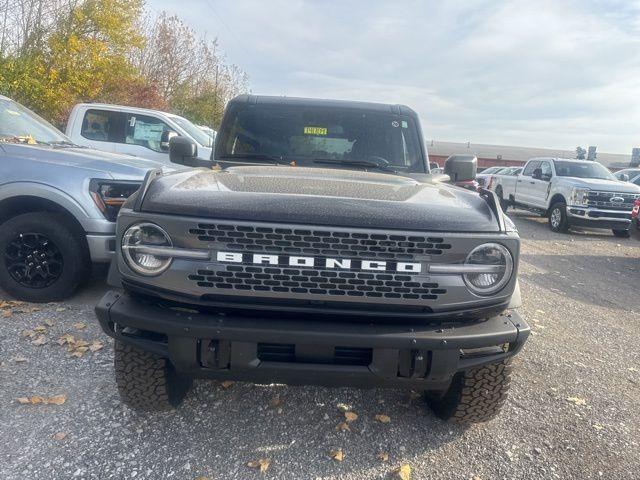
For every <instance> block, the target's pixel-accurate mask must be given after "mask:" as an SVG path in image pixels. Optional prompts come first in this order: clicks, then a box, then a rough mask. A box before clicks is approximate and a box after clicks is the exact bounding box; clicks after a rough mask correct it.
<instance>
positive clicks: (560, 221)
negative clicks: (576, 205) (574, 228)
mask: <svg viewBox="0 0 640 480" xmlns="http://www.w3.org/2000/svg"><path fill="white" fill-rule="evenodd" d="M556 211H558V213H559V218H558V217H556V215H557V214H556ZM548 217H549V228H550V229H551V231H553V232H558V233H565V232H566V231H567V230H569V220H568V219H567V205H566V204H565V203H564V202H556V203H554V204H553V205H551V208H550V209H549V215H548Z"/></svg>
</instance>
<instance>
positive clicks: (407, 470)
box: [391, 464, 411, 480]
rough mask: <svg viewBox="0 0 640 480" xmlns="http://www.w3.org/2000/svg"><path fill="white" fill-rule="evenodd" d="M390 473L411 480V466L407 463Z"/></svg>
mask: <svg viewBox="0 0 640 480" xmlns="http://www.w3.org/2000/svg"><path fill="white" fill-rule="evenodd" d="M391 473H392V474H393V476H394V477H395V478H399V479H400V480H411V467H410V466H409V465H407V464H404V465H401V466H399V467H398V468H396V469H395V470H394V471H393V472H391Z"/></svg>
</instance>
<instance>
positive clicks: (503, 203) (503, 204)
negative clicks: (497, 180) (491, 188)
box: [496, 185, 509, 213]
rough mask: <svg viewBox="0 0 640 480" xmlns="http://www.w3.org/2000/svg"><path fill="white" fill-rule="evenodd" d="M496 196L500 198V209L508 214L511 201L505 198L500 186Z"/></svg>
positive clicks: (497, 188)
mask: <svg viewBox="0 0 640 480" xmlns="http://www.w3.org/2000/svg"><path fill="white" fill-rule="evenodd" d="M496 195H497V196H498V200H499V201H500V208H502V211H503V212H505V213H506V212H507V209H508V208H509V201H508V200H505V199H504V198H503V195H504V194H503V192H502V187H501V186H500V185H498V187H496Z"/></svg>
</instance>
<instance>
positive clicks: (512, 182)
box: [487, 167, 522, 212]
mask: <svg viewBox="0 0 640 480" xmlns="http://www.w3.org/2000/svg"><path fill="white" fill-rule="evenodd" d="M521 173H522V167H506V168H503V169H501V170H498V171H497V172H496V173H494V174H492V175H491V177H490V179H489V181H488V182H487V189H488V190H491V191H493V192H495V191H496V190H498V191H499V192H504V191H512V190H515V187H516V181H517V178H518V175H520V174H521ZM498 187H500V188H498ZM498 197H499V198H501V199H502V200H501V207H502V210H504V211H505V212H506V211H507V208H508V204H507V202H506V201H504V194H500V195H498Z"/></svg>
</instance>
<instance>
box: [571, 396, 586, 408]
mask: <svg viewBox="0 0 640 480" xmlns="http://www.w3.org/2000/svg"><path fill="white" fill-rule="evenodd" d="M567 402H571V403H573V404H574V405H578V406H582V405H586V404H587V401H586V400H585V399H584V398H580V397H567Z"/></svg>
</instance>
